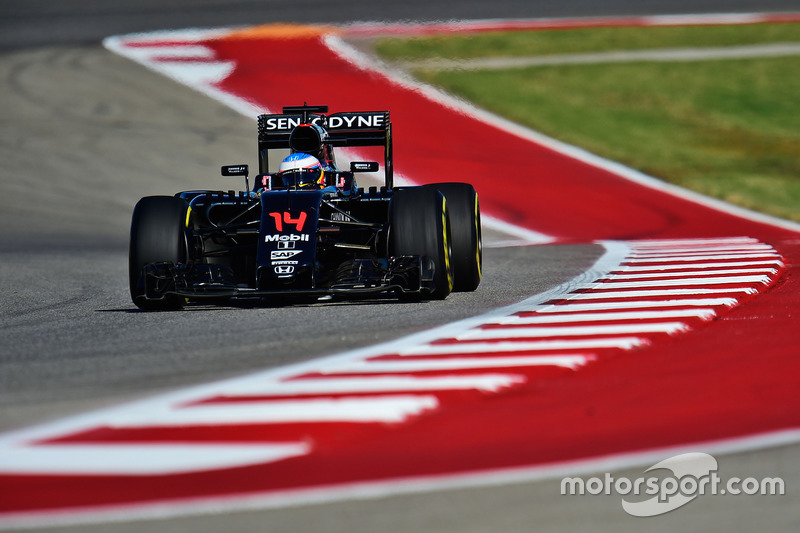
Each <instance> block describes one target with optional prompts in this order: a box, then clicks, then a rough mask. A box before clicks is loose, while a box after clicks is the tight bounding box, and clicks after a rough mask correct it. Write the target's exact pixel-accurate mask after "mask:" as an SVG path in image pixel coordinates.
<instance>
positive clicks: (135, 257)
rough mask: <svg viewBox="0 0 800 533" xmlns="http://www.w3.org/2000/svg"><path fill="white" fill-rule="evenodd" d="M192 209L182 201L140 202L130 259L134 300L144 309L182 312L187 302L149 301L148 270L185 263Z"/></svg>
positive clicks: (169, 297) (133, 223)
mask: <svg viewBox="0 0 800 533" xmlns="http://www.w3.org/2000/svg"><path fill="white" fill-rule="evenodd" d="M187 212H188V206H187V204H186V202H185V201H184V200H183V199H182V198H175V197H172V196H146V197H144V198H142V199H141V200H139V202H138V203H137V204H136V207H135V208H134V209H133V217H132V218H131V240H130V249H129V255H128V274H129V278H130V290H131V299H132V300H133V303H134V304H136V306H137V307H139V308H140V309H145V310H157V311H166V310H176V309H181V308H182V307H183V305H184V303H185V299H184V298H183V297H181V296H178V295H175V294H168V295H166V296H165V297H164V298H163V299H161V300H148V299H146V298H145V284H144V267H145V265H148V264H150V263H162V262H170V263H173V264H175V265H177V264H180V263H185V262H186V258H187V246H186V223H187Z"/></svg>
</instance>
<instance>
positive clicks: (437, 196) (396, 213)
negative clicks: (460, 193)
mask: <svg viewBox="0 0 800 533" xmlns="http://www.w3.org/2000/svg"><path fill="white" fill-rule="evenodd" d="M450 243H451V236H450V218H449V216H448V211H447V203H446V201H445V198H444V196H443V195H442V194H441V193H440V192H439V191H437V190H436V189H431V188H427V187H409V188H401V189H394V193H393V195H392V203H391V206H390V210H389V253H390V255H393V256H403V255H416V256H423V257H427V258H428V259H430V260H431V261H432V262H433V267H434V269H433V284H434V289H433V291H432V292H431V293H429V294H428V295H427V297H429V298H431V299H434V300H443V299H445V298H447V296H448V295H449V294H450V291H452V290H453V269H452V262H451V257H452V248H451V244H450ZM425 296H426V295H420V296H419V297H420V298H424V297H425Z"/></svg>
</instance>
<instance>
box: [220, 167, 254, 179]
mask: <svg viewBox="0 0 800 533" xmlns="http://www.w3.org/2000/svg"><path fill="white" fill-rule="evenodd" d="M249 172H250V169H249V167H248V166H247V165H225V166H224V167H222V175H223V176H244V177H245V178H246V177H247V176H248V174H249Z"/></svg>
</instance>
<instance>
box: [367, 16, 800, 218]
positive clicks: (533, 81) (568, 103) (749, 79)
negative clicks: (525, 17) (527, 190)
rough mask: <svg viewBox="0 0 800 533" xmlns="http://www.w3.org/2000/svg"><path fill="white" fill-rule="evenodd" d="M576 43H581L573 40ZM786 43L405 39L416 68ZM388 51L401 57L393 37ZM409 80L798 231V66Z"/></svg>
mask: <svg viewBox="0 0 800 533" xmlns="http://www.w3.org/2000/svg"><path fill="white" fill-rule="evenodd" d="M615 32H619V35H617V36H616V37H610V36H612V35H613V34H614V33H615ZM576 35H580V39H579V40H580V42H571V39H574V38H575V36H576ZM570 36H572V37H570ZM473 39H474V42H473ZM603 39H610V41H603ZM792 40H800V25H795V24H780V25H759V26H741V27H737V26H725V27H713V28H653V29H643V28H640V29H635V30H631V29H624V30H614V29H597V30H570V31H547V32H516V33H508V34H492V35H488V36H487V35H479V36H474V37H473V38H466V37H451V38H435V39H424V40H421V39H414V40H412V41H410V43H413V44H410V46H413V47H414V49H415V50H416V52H415V53H416V54H418V55H416V56H415V57H416V58H422V57H459V58H464V57H474V56H475V55H480V56H481V57H487V56H493V55H504V56H509V55H513V54H512V53H510V52H509V50H515V51H516V52H515V53H518V52H519V51H521V50H525V52H524V54H523V55H530V54H531V51H530V49H528V48H526V47H525V46H523V45H521V44H520V43H536V50H537V52H536V53H544V52H538V50H547V52H546V53H560V52H567V51H569V52H575V51H586V50H597V48H581V47H584V46H589V43H594V44H592V46H595V45H598V44H597V43H599V42H600V41H603V43H604V46H612V45H611V41H613V42H614V43H616V44H614V45H613V46H612V48H613V49H634V48H638V49H641V48H658V47H674V46H720V45H740V44H752V43H759V42H776V41H786V42H788V41H792ZM389 43H390V44H391V46H393V47H395V49H396V50H397V49H398V48H400V46H399V43H398V42H397V40H396V39H392V40H390V41H389ZM384 46H385V44H382V45H381V46H379V47H378V49H379V50H382V49H384ZM598 46H599V45H598ZM490 47H494V48H493V49H490ZM605 49H608V48H605ZM443 54H452V55H443ZM393 57H400V56H393ZM402 57H404V58H407V57H408V56H407V55H402ZM415 74H416V75H417V76H418V77H420V78H421V79H423V80H424V81H427V82H429V83H432V84H434V85H438V86H440V87H442V88H444V89H445V90H447V91H449V92H451V93H454V94H457V95H459V96H461V97H464V98H466V99H468V100H470V101H472V102H474V103H475V104H477V105H478V106H480V107H483V108H486V109H489V110H490V111H493V112H495V113H497V114H500V115H503V116H506V117H508V118H510V119H512V120H514V121H517V122H519V123H521V124H525V125H527V126H530V127H532V128H534V129H536V130H538V131H541V132H543V133H545V134H547V135H550V136H552V137H555V138H558V139H561V140H563V141H566V142H568V143H571V144H574V145H577V146H581V147H584V148H586V149H588V150H589V151H591V152H594V153H596V154H599V155H602V156H604V157H607V158H610V159H613V160H615V161H619V162H622V163H624V164H626V165H628V166H631V167H633V168H637V169H640V170H642V171H643V172H646V173H648V174H650V175H652V176H655V177H658V178H661V179H664V180H666V181H669V182H672V183H676V184H678V185H681V186H683V187H687V188H689V189H693V190H696V191H698V192H701V193H703V194H707V195H709V196H714V197H717V198H721V199H723V200H726V201H728V202H731V203H735V204H738V205H741V206H744V207H747V208H751V209H756V210H760V211H763V212H767V213H770V214H773V215H776V216H780V217H783V218H789V219H793V220H796V221H800V57H787V58H761V59H747V60H726V61H720V60H717V61H702V62H685V63H684V62H674V63H656V62H637V63H624V64H620V63H614V64H611V63H609V64H596V65H571V66H548V67H535V68H524V69H510V70H502V71H441V72H435V71H430V70H425V71H418V72H416V73H415Z"/></svg>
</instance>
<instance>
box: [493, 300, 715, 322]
mask: <svg viewBox="0 0 800 533" xmlns="http://www.w3.org/2000/svg"><path fill="white" fill-rule="evenodd" d="M564 307H567V308H568V309H564V312H563V313H556V314H549V315H531V316H509V317H506V318H499V319H497V321H496V322H494V323H495V324H509V325H517V324H554V323H571V322H616V321H625V322H627V321H636V320H649V319H662V318H700V319H703V320H709V319H711V318H713V317H715V316H716V315H717V313H716V312H715V311H714V310H713V309H710V308H703V307H700V308H694V309H665V310H659V311H615V312H608V313H575V312H570V310H572V311H576V310H575V309H572V307H575V306H572V305H568V306H564ZM537 312H539V311H537Z"/></svg>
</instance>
